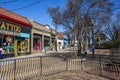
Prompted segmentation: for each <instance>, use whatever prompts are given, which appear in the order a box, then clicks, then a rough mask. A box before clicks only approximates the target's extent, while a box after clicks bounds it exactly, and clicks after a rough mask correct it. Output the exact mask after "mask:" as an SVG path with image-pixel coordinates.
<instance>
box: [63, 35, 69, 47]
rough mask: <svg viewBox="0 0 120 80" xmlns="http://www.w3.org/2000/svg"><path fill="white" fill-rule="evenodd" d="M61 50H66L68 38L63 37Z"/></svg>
mask: <svg viewBox="0 0 120 80" xmlns="http://www.w3.org/2000/svg"><path fill="white" fill-rule="evenodd" d="M63 48H64V49H66V48H68V38H67V37H66V36H65V35H64V40H63Z"/></svg>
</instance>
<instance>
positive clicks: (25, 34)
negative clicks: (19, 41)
mask: <svg viewBox="0 0 120 80" xmlns="http://www.w3.org/2000/svg"><path fill="white" fill-rule="evenodd" d="M20 37H25V38H30V34H27V33H20Z"/></svg>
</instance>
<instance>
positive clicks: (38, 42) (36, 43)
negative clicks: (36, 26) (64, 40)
mask: <svg viewBox="0 0 120 80" xmlns="http://www.w3.org/2000/svg"><path fill="white" fill-rule="evenodd" d="M33 36H34V37H33V49H34V50H41V49H42V36H41V35H38V34H34V35H33Z"/></svg>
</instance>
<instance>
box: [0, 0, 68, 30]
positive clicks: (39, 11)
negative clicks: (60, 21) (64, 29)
mask: <svg viewBox="0 0 120 80" xmlns="http://www.w3.org/2000/svg"><path fill="white" fill-rule="evenodd" d="M7 1H13V2H8V3H5V2H7ZM38 1H40V3H37V4H35V5H33V6H30V7H27V8H23V9H18V10H15V11H14V9H17V8H21V7H24V6H27V5H30V4H32V3H35V2H38ZM3 2H4V3H3ZM65 3H66V0H0V7H3V8H5V9H7V10H10V11H11V10H13V11H12V12H15V13H17V14H19V15H21V16H24V17H27V18H28V19H32V20H34V21H37V22H39V23H41V24H43V25H45V24H48V25H49V26H50V27H51V28H53V29H54V26H53V25H52V19H51V18H50V16H49V14H48V13H47V7H48V6H50V7H51V6H52V7H55V6H60V7H64V6H65Z"/></svg>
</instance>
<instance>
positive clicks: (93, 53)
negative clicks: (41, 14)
mask: <svg viewBox="0 0 120 80" xmlns="http://www.w3.org/2000/svg"><path fill="white" fill-rule="evenodd" d="M91 23H92V57H95V51H94V48H95V47H94V20H93V19H91Z"/></svg>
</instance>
